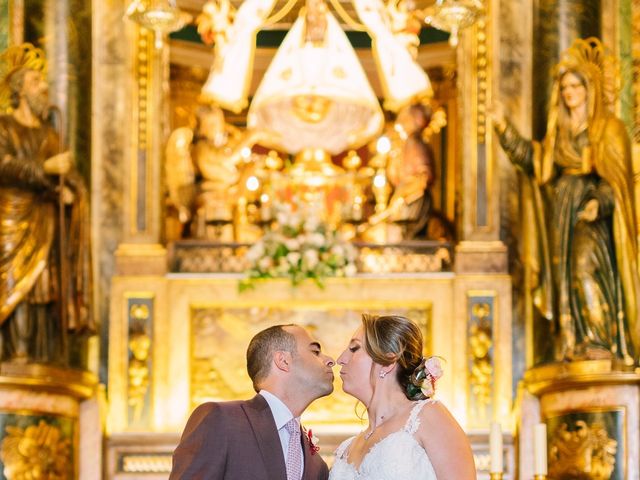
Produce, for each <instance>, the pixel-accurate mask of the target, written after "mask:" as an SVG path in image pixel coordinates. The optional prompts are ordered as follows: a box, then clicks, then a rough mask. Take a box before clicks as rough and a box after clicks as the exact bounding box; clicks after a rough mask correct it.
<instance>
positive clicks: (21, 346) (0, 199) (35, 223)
mask: <svg viewBox="0 0 640 480" xmlns="http://www.w3.org/2000/svg"><path fill="white" fill-rule="evenodd" d="M45 68H46V64H45V59H44V55H43V53H42V51H41V50H40V49H37V48H34V47H33V45H31V44H23V45H18V46H14V47H10V48H9V49H7V50H6V51H5V52H4V53H3V54H2V56H1V57H0V108H1V109H3V111H9V112H10V113H8V114H4V115H2V116H0V211H1V212H2V215H1V218H2V222H1V223H0V237H1V238H2V242H1V244H0V299H1V300H0V359H1V360H3V361H8V360H10V361H21V362H32V361H35V362H41V363H55V364H58V365H63V366H73V367H78V368H83V367H86V359H85V358H83V355H84V354H83V351H84V350H85V342H86V337H87V335H89V334H93V333H95V326H94V320H93V315H92V275H91V256H90V243H89V231H90V230H89V227H90V212H89V205H88V195H87V191H86V188H85V186H84V183H83V180H82V178H81V177H80V175H79V173H78V172H77V171H76V170H75V168H74V166H73V161H72V158H71V154H70V153H69V152H68V151H65V152H63V153H60V148H59V142H60V138H59V136H58V135H57V133H56V132H55V131H54V129H53V128H52V127H51V126H50V125H49V124H48V123H47V117H48V115H49V113H50V112H49V99H48V88H47V83H46V81H45V76H44V72H45ZM61 220H62V222H61ZM60 223H63V224H62V225H61V224H60Z"/></svg>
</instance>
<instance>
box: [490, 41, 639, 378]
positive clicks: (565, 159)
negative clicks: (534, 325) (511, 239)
mask: <svg viewBox="0 0 640 480" xmlns="http://www.w3.org/2000/svg"><path fill="white" fill-rule="evenodd" d="M608 61H609V59H608V57H605V55H604V49H603V46H602V44H601V43H600V41H599V40H597V39H595V38H589V39H587V40H576V41H575V42H574V44H573V45H572V47H571V48H569V49H568V50H566V51H565V52H564V53H563V56H562V58H561V61H560V63H559V64H558V66H557V71H556V73H555V76H556V78H555V82H554V86H553V91H552V96H551V103H550V108H549V116H548V122H547V134H546V137H545V138H544V140H543V141H542V142H540V143H538V142H534V141H529V140H526V139H524V138H522V137H521V136H520V135H519V134H518V132H517V131H516V129H515V128H514V127H513V126H512V125H511V124H510V123H508V122H507V121H505V118H504V115H503V114H502V112H501V107H500V106H499V105H498V106H496V107H494V112H493V118H494V124H495V130H496V132H497V133H498V135H499V138H500V143H501V145H502V147H503V148H504V150H505V152H506V153H507V155H508V156H509V158H510V159H511V161H512V162H513V163H514V165H516V166H517V167H518V168H519V169H520V170H521V171H522V172H523V173H524V174H525V175H526V176H527V177H528V178H529V179H530V180H529V182H528V183H526V184H525V188H524V190H523V208H524V209H525V211H528V212H530V214H531V218H530V219H529V220H530V221H527V220H528V219H526V218H525V219H524V220H523V236H524V246H525V256H526V258H525V263H526V265H527V268H528V270H529V272H530V275H529V277H528V278H529V279H530V282H531V285H530V287H529V288H530V290H531V298H532V301H533V304H534V305H535V307H537V309H538V311H539V312H540V314H541V315H542V316H543V317H544V318H546V319H547V320H549V321H550V322H551V328H552V331H553V332H555V333H556V340H557V343H556V345H555V351H554V358H555V360H556V361H560V360H569V359H574V358H609V357H614V358H616V359H619V360H621V361H623V362H624V364H626V365H632V364H634V363H635V360H636V355H637V354H638V349H639V348H640V338H639V334H640V322H639V317H638V314H639V312H638V306H637V302H638V294H639V293H640V290H639V283H638V268H637V265H638V264H637V261H638V249H637V236H636V216H635V211H634V210H635V204H634V198H633V197H634V193H633V183H632V182H633V171H632V164H631V150H630V142H629V137H628V134H627V131H626V129H625V126H624V124H623V123H622V122H621V121H620V120H619V119H617V118H616V117H615V116H614V115H613V113H612V112H611V107H612V105H611V103H612V99H613V98H614V97H615V95H612V89H610V88H609V84H608V83H607V80H608V79H609V78H610V75H608V74H609V73H610V72H608V71H607V62H608Z"/></svg>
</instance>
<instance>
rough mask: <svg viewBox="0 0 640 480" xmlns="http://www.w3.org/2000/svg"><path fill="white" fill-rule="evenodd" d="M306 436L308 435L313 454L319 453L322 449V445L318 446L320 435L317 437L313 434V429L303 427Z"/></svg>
mask: <svg viewBox="0 0 640 480" xmlns="http://www.w3.org/2000/svg"><path fill="white" fill-rule="evenodd" d="M303 430H304V433H305V436H306V437H307V440H309V448H310V449H311V455H315V454H316V453H318V450H320V447H319V446H318V441H319V440H318V437H316V436H315V435H314V434H313V430H311V429H309V430H307V429H306V428H304V427H303Z"/></svg>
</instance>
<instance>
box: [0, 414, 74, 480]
mask: <svg viewBox="0 0 640 480" xmlns="http://www.w3.org/2000/svg"><path fill="white" fill-rule="evenodd" d="M6 434H7V435H6V437H5V438H4V440H3V441H2V444H1V445H0V460H1V461H2V463H4V472H3V473H4V475H5V477H7V480H32V479H46V480H67V479H68V478H70V476H71V472H72V470H71V469H72V468H73V463H72V461H71V439H69V438H64V437H63V435H62V432H61V431H60V428H58V427H57V426H55V425H49V424H48V423H47V422H45V421H44V420H40V422H39V423H38V425H31V426H29V427H27V428H25V429H22V428H20V427H15V426H7V427H6Z"/></svg>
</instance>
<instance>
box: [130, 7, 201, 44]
mask: <svg viewBox="0 0 640 480" xmlns="http://www.w3.org/2000/svg"><path fill="white" fill-rule="evenodd" d="M125 16H127V17H128V18H130V19H131V20H133V21H134V22H136V23H137V24H139V25H140V26H142V27H144V28H148V29H150V30H153V32H154V33H155V39H156V41H155V45H156V48H158V49H159V48H161V47H162V37H163V35H164V34H166V33H170V32H175V31H176V30H180V29H181V28H182V27H184V26H185V25H186V24H187V22H189V20H191V15H189V14H187V13H184V12H182V11H181V10H180V9H179V8H178V7H177V6H176V2H175V0H132V1H131V3H130V4H129V7H128V8H127V11H126V13H125Z"/></svg>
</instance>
